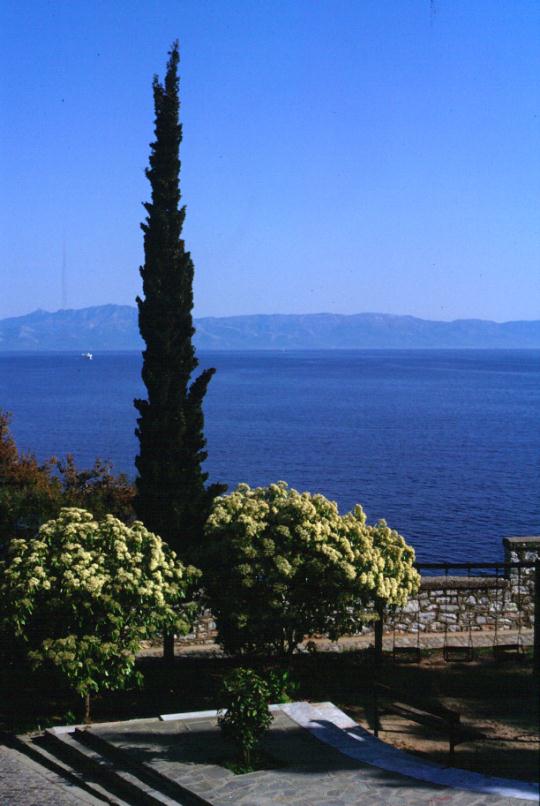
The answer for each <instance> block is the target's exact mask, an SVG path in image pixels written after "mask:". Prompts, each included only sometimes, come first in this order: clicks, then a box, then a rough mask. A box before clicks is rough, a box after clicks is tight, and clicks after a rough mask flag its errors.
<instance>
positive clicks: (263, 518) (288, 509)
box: [201, 482, 419, 653]
mask: <svg viewBox="0 0 540 806" xmlns="http://www.w3.org/2000/svg"><path fill="white" fill-rule="evenodd" d="M205 534H206V542H205V544H204V552H201V562H202V564H203V571H204V587H205V591H206V593H207V597H208V603H209V606H210V608H211V609H212V612H213V614H214V616H215V618H216V622H217V628H218V633H219V641H220V643H221V644H222V646H223V647H224V649H225V650H226V651H228V652H231V653H238V652H256V653H268V652H272V653H274V652H278V653H291V652H293V651H294V649H295V647H296V646H297V645H298V644H299V643H300V642H301V641H302V640H303V639H304V638H305V637H306V636H309V635H315V634H325V635H328V636H329V637H330V638H332V639H336V638H337V637H339V636H340V635H344V634H347V633H354V632H357V631H358V628H359V625H360V624H361V622H362V619H363V618H364V617H365V613H366V609H369V608H370V607H371V606H372V605H373V604H374V603H379V604H380V603H383V604H385V605H386V604H387V605H402V604H405V602H406V601H407V597H408V595H409V594H411V593H414V592H415V591H416V590H417V588H418V583H419V575H418V573H417V572H416V570H415V569H414V568H413V562H414V551H413V549H412V548H411V547H410V546H408V545H407V544H406V543H405V540H404V539H403V537H401V535H399V534H398V533H397V532H396V531H395V530H393V529H390V528H389V527H388V526H387V525H386V523H385V522H384V521H380V522H379V523H377V524H375V525H374V526H370V525H368V524H367V523H366V517H365V515H364V513H363V511H362V508H361V507H360V506H356V507H355V509H354V510H353V512H349V513H347V514H345V515H340V514H339V512H338V509H337V505H336V504H335V503H334V502H332V501H329V500H328V499H326V498H325V497H324V496H322V495H311V494H310V493H299V492H297V491H296V490H293V489H290V488H289V487H287V485H286V484H285V482H279V483H277V484H271V485H270V486H269V487H258V488H256V489H252V488H250V487H249V486H248V485H247V484H240V485H239V486H238V487H237V489H236V490H235V491H234V492H233V493H231V494H230V495H228V496H223V497H219V498H217V499H216V500H215V502H214V506H213V510H212V512H211V515H210V518H209V519H208V521H207V525H206V532H205Z"/></svg>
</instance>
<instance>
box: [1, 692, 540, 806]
mask: <svg viewBox="0 0 540 806" xmlns="http://www.w3.org/2000/svg"><path fill="white" fill-rule="evenodd" d="M272 710H273V715H274V720H273V724H272V727H271V729H270V731H269V732H268V734H267V737H266V739H265V746H264V749H265V751H266V752H267V753H268V754H269V755H271V756H272V758H274V759H276V762H277V763H276V767H275V769H272V770H262V771H258V772H254V773H250V774H247V775H234V774H233V773H232V772H230V771H229V770H227V769H226V768H224V767H223V766H221V764H220V763H219V762H223V761H224V760H226V759H227V758H229V759H230V758H232V757H233V748H232V747H231V746H228V745H227V744H226V743H225V741H224V740H223V738H222V736H221V731H220V730H219V728H218V725H217V719H216V713H215V712H198V713H193V714H170V715H165V716H162V717H156V718H155V719H141V720H132V721H128V722H116V723H107V724H96V725H93V726H91V727H89V728H84V727H82V726H81V727H80V728H74V727H69V728H53V729H51V730H48V731H46V733H45V735H44V736H43V737H41V738H40V739H38V740H37V741H36V740H34V742H28V739H27V740H26V741H27V742H28V747H29V748H30V745H32V747H31V750H32V752H37V753H44V754H45V755H44V760H45V761H48V762H49V763H50V762H51V760H52V761H53V762H54V759H57V760H58V763H59V764H62V765H64V769H65V768H66V764H67V762H69V768H70V769H71V770H76V771H78V774H79V775H81V772H80V770H81V769H83V770H84V774H83V776H82V780H83V781H84V782H86V784H87V785H88V786H89V791H90V792H93V793H94V794H95V795H96V796H97V801H98V802H101V803H103V802H105V803H110V804H119V805H121V806H124V804H134V803H148V804H158V803H165V804H170V806H172V804H184V806H204V804H208V805H210V806H226V804H239V806H270V804H294V806H356V805H357V804H358V806H360V804H362V806H368V805H369V806H373V804H388V806H417V805H418V804H426V806H427V805H429V806H435V804H445V806H503V804H507V806H518V804H519V803H526V802H527V801H528V802H533V803H536V802H538V787H537V786H536V785H533V784H527V783H523V782H518V781H507V780H504V779H495V778H488V777H486V776H482V775H479V774H477V773H470V772H465V771H460V770H456V769H454V768H448V767H443V766H441V765H437V764H430V763H426V762H424V761H421V760H418V759H417V758H415V757H413V756H408V755H407V754H405V753H403V752H401V751H399V750H396V749H394V748H392V747H389V746H388V745H386V744H384V743H383V742H381V741H379V740H378V739H374V738H373V736H371V734H369V733H367V732H366V731H365V730H363V729H362V728H361V727H359V726H358V725H356V724H355V723H354V722H352V720H350V719H349V717H347V716H346V715H345V714H344V713H343V712H341V711H340V710H339V709H337V708H336V707H335V706H334V705H332V704H331V703H319V704H316V705H313V704H309V703H291V704H288V705H282V706H272ZM21 747H24V745H23V744H22V743H21ZM8 756H9V763H10V764H11V772H10V768H9V764H8V769H7V772H8V774H7V775H6V777H5V778H4V780H3V782H2V784H1V785H0V787H1V788H0V803H1V804H2V806H3V804H11V803H14V804H21V806H34V805H35V806H38V804H39V806H41V804H49V803H50V804H53V803H58V804H60V805H61V806H63V804H66V806H69V804H70V803H72V802H73V800H72V799H70V798H71V795H70V792H69V790H67V789H66V785H65V784H62V783H60V782H59V780H58V779H57V780H56V781H53V780H52V779H51V778H50V774H49V779H46V778H45V777H43V780H42V782H41V786H42V791H41V793H40V791H39V785H40V782H39V780H38V778H39V774H37V775H38V778H36V773H35V770H29V769H27V768H25V766H24V765H25V763H26V761H25V760H24V759H23V760H21V759H14V758H13V753H12V751H10V753H8ZM1 758H2V756H1V755H0V759H1ZM13 765H14V766H13ZM13 770H15V771H14V772H13ZM93 782H98V783H97V784H96V786H97V787H98V788H93V787H94V783H93ZM51 786H56V787H57V792H58V797H57V798H56V799H55V796H54V794H51ZM13 787H15V788H13ZM84 797H88V795H87V793H86V792H85V793H84ZM78 802H80V803H83V802H86V801H84V800H82V799H80V800H79V801H78ZM94 802H95V801H94Z"/></svg>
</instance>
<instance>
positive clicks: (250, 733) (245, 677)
mask: <svg viewBox="0 0 540 806" xmlns="http://www.w3.org/2000/svg"><path fill="white" fill-rule="evenodd" d="M271 698H272V690H271V688H270V686H269V685H268V684H267V683H266V681H265V680H264V679H263V678H262V677H260V676H259V675H258V674H257V673H256V672H254V671H253V670H252V669H244V668H240V669H235V670H234V671H232V672H230V674H228V675H227V676H226V677H225V679H224V680H223V685H222V688H221V701H222V703H223V708H226V709H227V710H226V712H225V713H224V714H223V715H221V716H220V717H219V726H220V728H221V730H222V731H223V735H224V736H225V737H226V738H228V739H231V740H232V741H233V742H234V743H235V744H236V746H237V747H238V749H239V751H240V754H241V757H242V762H243V764H244V765H245V767H246V769H245V772H248V771H249V769H250V767H251V762H252V754H253V751H254V750H256V748H257V746H258V744H259V742H260V740H261V738H262V736H263V734H264V733H265V731H266V730H268V728H269V727H270V725H271V724H272V715H271V714H270V711H269V710H268V705H269V704H270V701H271Z"/></svg>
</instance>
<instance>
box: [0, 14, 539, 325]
mask: <svg viewBox="0 0 540 806" xmlns="http://www.w3.org/2000/svg"><path fill="white" fill-rule="evenodd" d="M0 15H1V16H0V29H1V34H0V37H1V48H0V60H1V64H0V75H1V79H0V83H1V108H2V115H1V120H2V122H1V141H0V146H1V152H0V181H1V186H2V211H1V213H2V215H1V221H2V223H1V232H0V235H1V245H0V271H1V274H2V294H1V295H0V317H4V316H12V315H18V314H23V313H27V312H29V311H31V310H33V309H35V308H38V307H40V308H46V309H48V310H56V309H58V308H59V307H61V303H62V286H61V265H62V244H63V242H64V240H65V245H66V259H67V302H68V306H69V307H75V308H79V307H85V306H88V305H97V304H102V303H107V302H114V303H125V304H133V301H134V297H135V295H136V294H137V293H138V291H139V274H138V266H139V265H140V263H141V262H142V233H141V231H140V229H139V222H140V221H141V220H142V218H143V214H144V211H143V208H142V206H141V202H143V201H144V200H147V199H148V197H149V188H148V183H147V181H146V179H145V177H144V168H145V166H146V164H147V160H148V143H149V142H150V141H151V139H152V127H153V107H152V94H151V81H152V75H153V74H154V73H156V72H157V73H158V74H159V75H160V76H162V75H163V72H164V67H165V62H166V58H167V50H168V48H169V46H170V43H171V42H172V40H173V39H175V38H177V37H178V38H179V40H180V47H181V60H182V61H181V96H182V111H181V114H182V121H183V125H184V142H183V145H182V163H183V165H182V180H181V181H182V191H183V197H184V201H185V203H186V204H187V219H186V225H185V230H184V233H185V238H186V241H187V245H188V248H190V249H191V252H192V255H193V258H194V262H195V269H196V284H195V295H196V297H195V298H196V306H195V313H196V315H198V316H204V315H216V316H221V315H228V314H242V313H278V312H280V313H296V312H298V313H309V312H316V311H332V312H337V313H354V312H362V311H380V312H386V313H396V314H404V313H408V314H413V315H416V316H422V317H426V318H435V319H453V318H461V317H478V318H489V319H495V320H498V321H502V320H508V319H535V318H540V272H539V268H540V237H539V236H540V137H539V135H540V89H539V87H540V3H539V2H538V0H432V2H429V0H76V1H75V2H74V1H73V0H50V1H49V2H48V1H47V0H22V1H21V0H4V2H3V3H2V8H1V12H0Z"/></svg>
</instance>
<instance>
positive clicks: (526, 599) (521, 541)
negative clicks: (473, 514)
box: [181, 536, 540, 645]
mask: <svg viewBox="0 0 540 806" xmlns="http://www.w3.org/2000/svg"><path fill="white" fill-rule="evenodd" d="M503 547H504V563H516V562H534V561H535V560H537V559H539V558H540V536H533V537H506V538H504V540H503ZM533 625H534V568H522V569H520V570H518V569H515V568H512V569H510V571H509V572H505V570H504V568H503V564H502V563H501V567H500V569H499V572H498V575H496V576H471V577H467V576H422V583H421V587H420V591H419V593H418V595H417V596H415V597H413V598H411V599H409V602H408V603H407V605H406V606H405V607H404V608H402V609H400V610H398V611H396V613H394V614H392V613H389V614H388V616H387V619H386V624H385V630H386V631H390V630H393V629H394V628H395V629H396V631H398V632H417V631H418V630H420V631H421V632H429V633H432V632H435V633H437V632H440V633H444V632H463V631H467V630H469V629H471V630H474V631H480V630H492V631H494V630H495V629H497V630H510V629H512V630H516V629H517V630H519V629H520V628H522V629H528V628H531V627H533ZM369 630H370V628H369V627H366V626H364V627H363V632H366V631H369ZM215 638H216V624H215V621H214V619H213V617H212V614H211V613H210V611H209V610H205V611H204V613H202V614H201V616H200V618H199V619H198V621H197V622H196V624H195V625H194V628H193V631H192V632H191V633H190V634H189V635H186V636H185V637H184V638H183V639H181V640H182V641H183V642H185V643H186V644H188V645H196V644H204V643H208V642H211V641H214V640H215Z"/></svg>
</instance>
